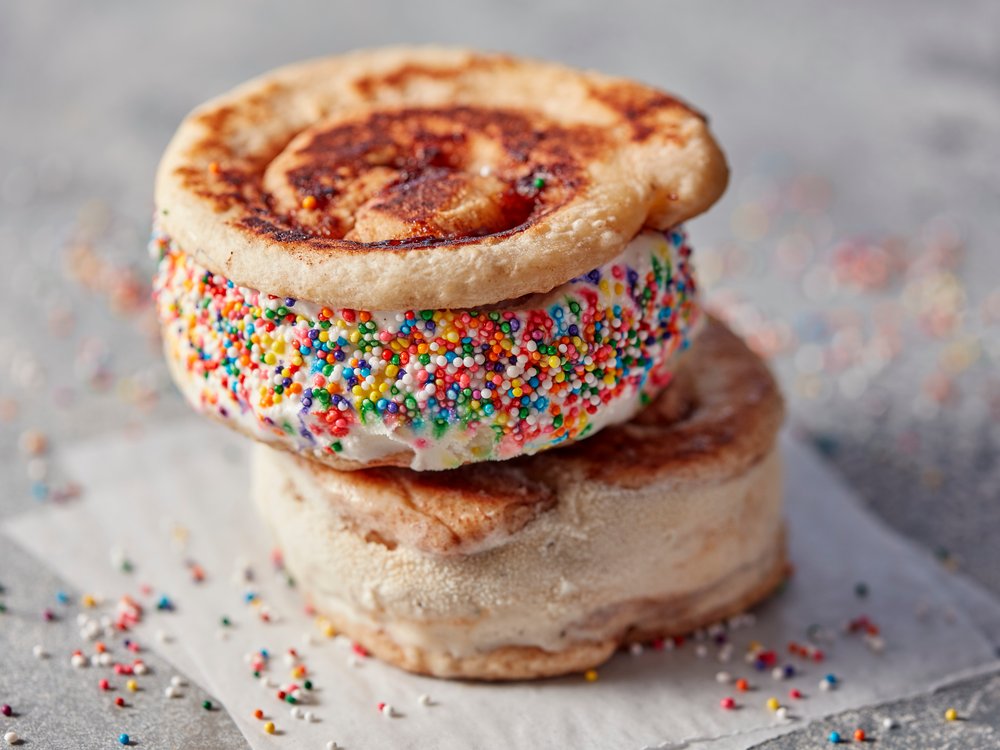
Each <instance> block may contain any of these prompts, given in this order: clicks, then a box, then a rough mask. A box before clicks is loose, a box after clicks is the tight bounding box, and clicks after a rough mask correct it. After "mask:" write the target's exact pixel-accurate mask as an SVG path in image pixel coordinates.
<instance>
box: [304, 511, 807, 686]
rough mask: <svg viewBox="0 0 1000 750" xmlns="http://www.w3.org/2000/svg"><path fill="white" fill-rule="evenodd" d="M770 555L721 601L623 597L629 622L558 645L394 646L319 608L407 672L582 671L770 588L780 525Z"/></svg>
mask: <svg viewBox="0 0 1000 750" xmlns="http://www.w3.org/2000/svg"><path fill="white" fill-rule="evenodd" d="M773 549H774V555H773V556H772V557H771V558H770V559H768V560H765V561H762V564H761V566H760V569H756V570H749V571H743V575H742V576H741V575H734V576H732V577H730V578H729V579H727V580H726V581H724V582H722V583H720V584H719V586H720V587H727V588H729V589H731V590H732V592H733V593H732V596H731V597H730V598H728V599H727V600H726V601H725V603H724V604H721V605H717V606H713V607H710V608H708V609H706V608H705V607H704V606H700V603H699V595H700V594H703V593H705V592H696V593H694V594H689V595H686V596H683V597H673V598H671V599H669V600H665V599H664V600H646V601H643V602H627V603H625V604H623V605H622V606H623V607H627V608H630V609H631V610H633V614H632V618H633V619H632V621H633V622H635V623H637V625H635V626H634V627H632V628H629V629H628V630H626V631H623V632H621V633H619V634H618V635H617V636H616V637H614V638H608V639H606V640H603V641H578V642H576V643H574V644H572V645H570V646H569V647H567V648H565V649H563V650H561V651H555V652H553V651H545V650H544V649H541V648H537V647H534V646H503V647H501V648H496V649H493V650H491V651H486V652H483V653H479V654H474V655H466V656H462V657H456V656H453V655H451V654H449V653H447V652H444V651H438V650H433V651H432V650H427V649H422V648H417V647H414V646H405V647H404V646H400V645H399V644H398V643H396V642H395V641H394V640H393V639H392V638H391V637H390V636H389V635H388V634H387V633H386V632H385V631H383V630H381V629H379V628H375V627H371V626H367V625H363V624H361V623H358V622H357V621H355V620H352V619H349V618H344V617H338V616H336V615H330V614H324V615H323V616H324V617H325V618H326V619H328V620H329V621H330V623H331V624H332V625H333V626H334V627H335V628H336V629H337V630H338V631H339V632H341V633H343V634H344V635H346V636H348V637H349V638H351V639H352V640H354V641H356V642H358V643H360V644H361V645H362V646H363V647H364V648H365V649H366V650H367V651H369V652H370V653H371V654H373V655H374V656H376V657H378V658H379V659H382V660H383V661H386V662H388V663H390V664H392V665H394V666H397V667H399V668H401V669H405V670H407V671H408V672H416V673H417V674H424V675H428V676H430V677H444V678H457V679H471V680H486V681H513V680H533V679H539V678H543V677H554V676H558V675H564V674H571V673H573V672H583V671H586V670H588V669H593V668H595V667H598V666H600V665H601V664H603V663H604V662H606V661H607V660H608V659H610V658H611V656H612V655H613V654H614V652H615V651H616V650H617V649H618V648H619V647H621V646H623V645H625V644H628V643H646V642H649V641H653V640H656V639H657V638H670V637H673V636H681V635H687V634H688V633H691V632H692V631H694V630H697V629H698V628H702V627H706V626H708V625H711V624H712V623H716V622H721V621H723V620H725V619H727V618H729V617H732V616H733V615H737V614H740V613H743V612H746V611H747V610H748V609H750V608H751V607H753V606H754V605H755V604H757V603H759V602H760V601H761V600H763V599H765V598H766V597H767V596H769V595H770V594H772V593H773V592H774V591H775V589H777V588H778V587H779V586H780V585H781V583H782V582H783V581H784V580H785V578H786V577H787V575H788V560H787V556H786V548H785V542H784V531H783V529H782V530H781V532H780V534H779V538H777V539H775V540H774V548H773Z"/></svg>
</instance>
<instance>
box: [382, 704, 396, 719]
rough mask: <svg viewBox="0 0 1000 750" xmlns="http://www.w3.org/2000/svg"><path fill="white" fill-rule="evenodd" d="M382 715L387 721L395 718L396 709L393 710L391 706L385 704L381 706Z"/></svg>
mask: <svg viewBox="0 0 1000 750" xmlns="http://www.w3.org/2000/svg"><path fill="white" fill-rule="evenodd" d="M382 715H383V716H385V717H387V718H389V719H392V718H395V716H396V709H394V708H393V707H392V706H390V705H389V704H388V703H386V704H385V705H384V706H382Z"/></svg>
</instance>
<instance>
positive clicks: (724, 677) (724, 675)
mask: <svg viewBox="0 0 1000 750" xmlns="http://www.w3.org/2000/svg"><path fill="white" fill-rule="evenodd" d="M715 681H716V682H718V683H721V684H723V685H725V684H727V683H730V682H732V681H733V676H732V675H731V674H729V672H716V673H715Z"/></svg>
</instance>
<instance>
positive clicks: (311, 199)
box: [302, 195, 316, 211]
mask: <svg viewBox="0 0 1000 750" xmlns="http://www.w3.org/2000/svg"><path fill="white" fill-rule="evenodd" d="M302 208H304V209H305V210H306V211H312V210H313V209H314V208H316V196H315V195H307V196H306V197H305V198H303V199H302Z"/></svg>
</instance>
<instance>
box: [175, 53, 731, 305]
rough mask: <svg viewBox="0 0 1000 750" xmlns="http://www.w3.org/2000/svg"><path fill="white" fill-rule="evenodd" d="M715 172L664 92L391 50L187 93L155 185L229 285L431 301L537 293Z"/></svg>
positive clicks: (719, 176) (506, 63) (693, 198)
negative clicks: (204, 96)
mask: <svg viewBox="0 0 1000 750" xmlns="http://www.w3.org/2000/svg"><path fill="white" fill-rule="evenodd" d="M725 181H726V167H725V163H724V159H723V157H722V155H721V153H720V152H719V150H718V147H717V146H716V145H715V142H714V141H713V140H712V138H711V136H710V135H709V134H708V131H707V129H706V126H705V122H704V118H703V117H702V116H701V115H699V114H698V113H696V112H695V111H693V110H692V109H690V108H689V107H688V106H687V105H685V104H683V103H682V102H680V101H679V100H677V99H675V98H674V97H672V96H669V95H667V94H664V93H662V92H660V91H657V90H655V89H652V88H649V87H646V86H642V85H640V84H637V83H634V82H631V81H626V80H622V79H615V78H611V77H608V76H602V75H599V74H596V73H589V72H579V71H574V70H571V69H568V68H564V67H561V66H558V65H553V64H549V63H542V62H536V61H525V60H518V59H515V58H511V57H507V56H503V55H484V54H478V53H473V52H468V51H464V50H448V49H438V48H416V49H408V48H399V49H385V50H376V51H372V52H360V53H355V54H351V55H346V56H343V57H337V58H329V59H326V60H318V61H313V62H308V63H303V64H300V65H297V66H291V67H288V68H283V69H281V70H278V71H275V72H273V73H271V74H268V75H266V76H264V77H262V78H260V79H258V80H256V81H252V82H250V83H248V84H246V85H244V86H242V87H240V88H238V89H236V90H235V91H233V92H231V93H230V94H227V95H224V96H223V97H220V98H219V99H216V100H215V101H213V102H209V103H208V104H207V105H205V106H203V107H201V108H199V109H198V110H197V111H195V112H194V113H192V114H191V115H190V116H189V117H188V118H187V119H186V120H185V121H184V123H182V125H181V127H180V129H179V130H178V132H177V134H176V136H175V138H174V139H173V141H172V142H171V144H170V146H169V147H168V149H167V152H166V154H165V156H164V159H163V162H162V163H161V167H160V171H159V176H158V180H157V195H156V199H157V206H158V208H159V209H160V213H161V217H160V220H161V223H162V225H163V228H164V230H165V231H166V232H167V233H168V234H169V235H171V236H172V237H173V238H174V240H175V241H176V242H177V244H178V245H179V246H180V247H181V248H182V249H183V250H184V251H185V252H187V253H189V254H191V255H193V256H194V257H195V258H196V260H198V262H199V263H202V264H203V265H204V266H206V267H208V268H209V269H210V270H212V271H214V272H216V273H220V274H222V275H224V276H226V277H227V278H229V279H232V280H233V281H235V282H236V283H238V284H242V285H245V286H249V287H253V288H258V289H265V290H266V291H268V292H269V293H272V294H276V295H282V296H290V297H294V298H299V299H308V300H313V301H316V302H322V303H324V304H331V305H336V306H342V307H352V308H357V309H368V310H377V309H399V308H403V307H416V308H421V307H424V308H441V307H468V306H475V305H483V304H489V303H495V302H499V301H501V300H504V299H512V298H516V297H520V296H522V295H525V294H529V293H535V292H543V291H547V290H549V289H551V288H553V287H555V286H557V285H558V284H560V283H563V282H565V281H566V280H568V279H570V278H572V277H574V276H576V275H579V274H582V273H585V272H587V271H589V270H590V269H592V268H594V267H596V266H598V265H600V264H601V263H603V262H606V261H607V260H609V259H610V258H612V257H614V256H615V255H617V254H619V253H620V252H621V251H622V249H623V248H624V247H625V245H626V243H627V242H628V241H629V240H631V239H632V237H634V236H635V234H636V233H637V232H639V231H640V230H641V229H642V228H643V226H647V227H652V228H658V229H665V228H668V227H670V226H674V225H676V224H678V223H679V222H681V221H683V220H684V219H686V218H689V217H690V216H693V215H695V214H697V213H699V212H701V211H703V210H704V209H705V208H707V207H708V206H709V205H710V204H711V203H712V202H714V200H715V199H716V198H717V197H718V195H719V193H721V191H722V189H723V187H724V185H725Z"/></svg>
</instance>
